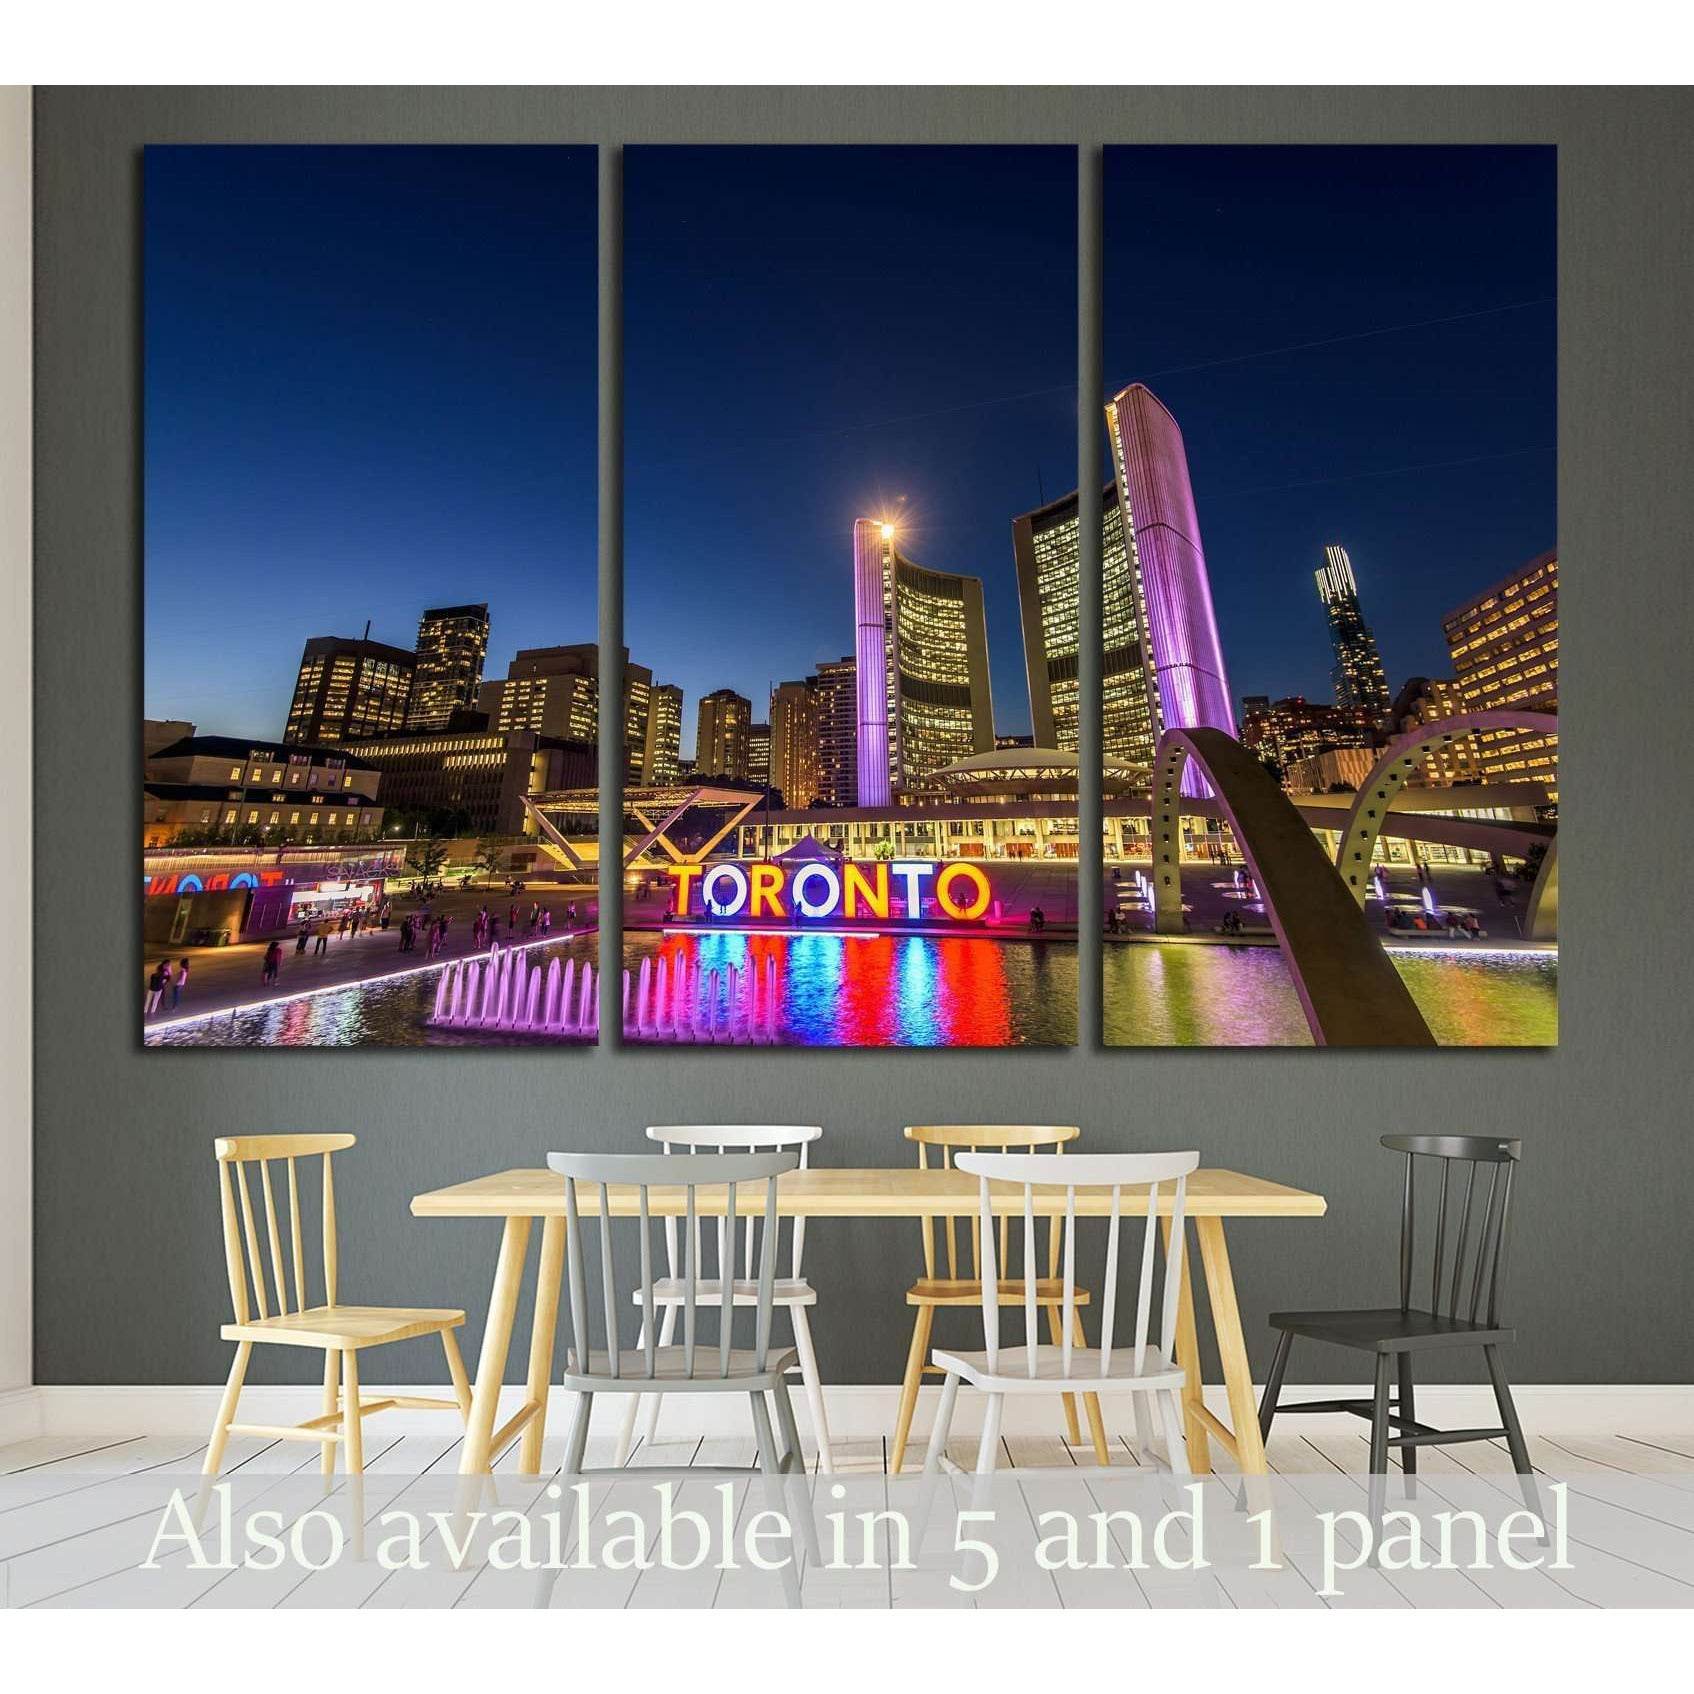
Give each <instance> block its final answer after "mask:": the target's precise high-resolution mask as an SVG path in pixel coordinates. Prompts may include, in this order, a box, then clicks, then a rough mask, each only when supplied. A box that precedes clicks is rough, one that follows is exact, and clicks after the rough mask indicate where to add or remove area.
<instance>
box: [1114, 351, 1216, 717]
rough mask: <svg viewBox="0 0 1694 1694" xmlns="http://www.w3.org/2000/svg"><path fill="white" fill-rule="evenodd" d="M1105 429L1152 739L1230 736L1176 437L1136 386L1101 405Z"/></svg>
mask: <svg viewBox="0 0 1694 1694" xmlns="http://www.w3.org/2000/svg"><path fill="white" fill-rule="evenodd" d="M1106 432H1107V435H1108V436H1109V437H1110V440H1111V449H1112V474H1113V476H1114V478H1115V480H1116V482H1117V488H1118V507H1119V512H1120V515H1121V517H1122V519H1123V521H1124V531H1125V539H1126V543H1127V552H1128V575H1129V579H1130V582H1131V583H1132V584H1133V585H1134V587H1135V589H1136V592H1137V595H1138V598H1139V602H1140V605H1139V609H1140V613H1141V619H1140V622H1141V628H1142V630H1143V632H1144V634H1145V643H1144V645H1145V651H1146V654H1147V660H1148V667H1149V670H1150V672H1151V675H1152V681H1153V697H1154V698H1153V710H1154V712H1155V714H1156V715H1155V721H1154V725H1153V728H1154V733H1155V736H1156V735H1157V734H1158V733H1159V732H1161V731H1163V730H1166V729H1193V728H1196V727H1199V726H1202V725H1209V726H1210V727H1212V728H1213V729H1221V730H1223V731H1224V733H1225V734H1227V735H1233V734H1234V733H1235V712H1234V708H1233V706H1232V704H1231V701H1232V696H1231V694H1230V692H1229V679H1228V677H1227V675H1226V674H1225V671H1224V663H1223V648H1222V646H1221V644H1220V643H1219V641H1218V626H1217V619H1216V618H1215V617H1214V616H1213V613H1212V587H1211V582H1210V580H1209V579H1208V577H1207V575H1206V555H1205V553H1204V551H1203V550H1202V548H1201V546H1200V519H1199V516H1198V514H1197V513H1196V512H1195V509H1194V490H1193V488H1192V486H1191V485H1190V483H1189V480H1188V453H1187V450H1186V449H1185V448H1184V447H1183V444H1182V431H1181V430H1179V429H1178V428H1177V426H1176V419H1175V418H1173V417H1172V416H1171V415H1170V413H1169V412H1167V411H1166V410H1165V408H1164V406H1163V405H1162V404H1161V403H1160V401H1159V400H1158V399H1157V398H1156V397H1155V396H1154V394H1153V393H1152V391H1151V390H1150V389H1148V388H1146V387H1144V386H1143V385H1142V384H1141V383H1139V382H1137V383H1132V384H1131V385H1130V386H1129V387H1128V388H1126V389H1124V390H1123V392H1122V393H1120V394H1118V395H1117V396H1116V397H1115V398H1113V399H1112V400H1111V401H1110V403H1109V404H1108V405H1107V407H1106Z"/></svg>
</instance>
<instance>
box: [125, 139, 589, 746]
mask: <svg viewBox="0 0 1694 1694" xmlns="http://www.w3.org/2000/svg"><path fill="white" fill-rule="evenodd" d="M145 169H146V196H145V241H146V276H145V295H146V455H147V465H146V498H147V511H146V546H147V559H146V602H147V637H146V640H147V653H146V660H147V675H146V685H145V709H146V711H147V713H148V715H149V716H152V717H173V718H174V717H182V718H188V719H190V720H191V721H193V722H195V723H197V724H198V725H199V726H200V729H201V731H202V733H205V734H229V735H238V736H244V735H251V736H255V737H258V736H265V737H273V738H274V737H279V736H280V735H281V734H282V729H283V723H284V720H285V719H286V717H287V713H288V701H289V697H290V695H291V694H292V692H293V687H294V675H295V671H296V669H297V668H298V666H299V662H300V649H301V646H302V644H303V643H304V641H305V640H306V638H307V637H308V636H312V635H358V634H359V633H360V632H361V631H362V630H363V628H364V624H365V620H366V618H369V619H370V620H371V626H372V627H371V634H372V635H373V636H374V637H375V638H376V639H377V640H380V641H388V642H392V643H393V644H395V645H396V646H399V647H405V648H410V647H411V646H412V644H413V642H414V641H415V640H416V638H417V627H418V614H419V613H420V612H421V611H422V610H423V608H424V607H426V606H430V605H441V604H458V603H460V602H463V601H476V600H487V601H488V602H489V603H490V615H491V617H492V620H493V623H492V629H491V634H490V646H489V653H488V659H489V663H488V667H487V670H486V673H485V674H487V675H490V676H503V675H504V674H505V670H506V660H507V659H508V658H509V657H510V655H511V653H512V650H513V649H514V648H515V647H520V646H540V645H546V644H549V643H553V642H567V641H592V640H593V639H594V638H595V633H596V587H595V584H596V563H595V522H596V519H595V469H594V466H595V435H594V432H595V366H596V354H595V346H596V327H595V320H596V275H595V233H596V214H595V195H596V184H595V164H594V154H593V151H592V150H591V149H588V148H575V149H566V148H557V147H445V148H433V147H388V148H381V147H372V148H364V147H164V148H159V147H150V148H148V149H147V153H146V166H145Z"/></svg>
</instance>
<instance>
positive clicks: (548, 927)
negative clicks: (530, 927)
mask: <svg viewBox="0 0 1694 1694" xmlns="http://www.w3.org/2000/svg"><path fill="white" fill-rule="evenodd" d="M541 933H542V934H543V935H551V934H552V933H553V908H552V907H551V906H543V907H542V908H541Z"/></svg>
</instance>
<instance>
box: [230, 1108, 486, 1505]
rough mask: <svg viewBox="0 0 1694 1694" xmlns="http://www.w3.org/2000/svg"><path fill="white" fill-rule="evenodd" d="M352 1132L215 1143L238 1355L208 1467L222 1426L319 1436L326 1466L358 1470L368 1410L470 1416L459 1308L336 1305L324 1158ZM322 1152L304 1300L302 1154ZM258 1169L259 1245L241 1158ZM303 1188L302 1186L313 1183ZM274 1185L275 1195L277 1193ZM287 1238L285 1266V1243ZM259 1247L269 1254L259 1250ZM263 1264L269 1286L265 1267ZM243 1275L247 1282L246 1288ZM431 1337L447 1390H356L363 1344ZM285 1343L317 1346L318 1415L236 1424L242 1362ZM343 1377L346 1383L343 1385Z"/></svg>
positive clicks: (330, 1184)
mask: <svg viewBox="0 0 1694 1694" xmlns="http://www.w3.org/2000/svg"><path fill="white" fill-rule="evenodd" d="M355 1140H356V1137H354V1136H351V1135H237V1136H230V1137H226V1138H223V1139H220V1140H217V1141H215V1142H213V1144H212V1146H213V1151H214V1153H215V1154H216V1157H217V1164H218V1190H219V1195H220V1198H221V1201H222V1204H223V1234H224V1262H225V1265H226V1267H227V1269H228V1271H229V1298H230V1304H231V1306H232V1308H233V1310H234V1317H235V1321H234V1322H233V1323H226V1324H225V1325H224V1326H223V1329H222V1331H221V1334H222V1336H223V1339H224V1340H225V1341H233V1342H234V1343H235V1344H236V1345H235V1363H234V1364H233V1365H232V1366H231V1367H230V1372H229V1381H228V1383H227V1384H226V1385H225V1387H224V1392H223V1399H222V1400H221V1401H220V1402H219V1405H218V1415H217V1421H216V1422H215V1423H214V1424H213V1425H212V1439H211V1442H210V1443H209V1444H208V1446H207V1448H206V1462H205V1465H204V1467H203V1469H204V1471H205V1474H206V1475H207V1476H216V1475H217V1474H218V1470H219V1467H220V1466H221V1465H222V1464H223V1456H224V1448H225V1447H226V1446H227V1444H228V1442H229V1438H230V1436H231V1435H256V1436H262V1437H263V1438H265V1439H266V1440H272V1441H275V1440H282V1441H316V1442H319V1443H321V1444H322V1447H323V1472H324V1475H325V1476H329V1475H331V1474H332V1473H333V1472H334V1470H335V1449H336V1447H337V1446H338V1445H339V1446H340V1447H341V1448H342V1449H343V1450H344V1452H345V1455H346V1468H347V1470H348V1471H349V1472H350V1473H353V1474H357V1473H358V1472H360V1471H362V1470H363V1469H364V1468H365V1459H364V1451H365V1449H364V1434H363V1426H364V1420H365V1419H366V1418H367V1417H369V1416H370V1415H371V1413H373V1412H381V1411H388V1410H390V1409H392V1408H394V1407H397V1406H404V1407H429V1408H434V1409H439V1410H442V1411H456V1412H458V1413H459V1415H460V1417H461V1418H462V1419H467V1420H468V1419H469V1417H470V1410H471V1387H470V1380H469V1378H468V1377H467V1376H466V1375H465V1365H464V1360H463V1359H462V1358H461V1357H460V1355H459V1343H458V1338H457V1337H456V1336H455V1335H454V1334H453V1331H454V1330H455V1329H457V1328H458V1327H459V1325H460V1324H462V1323H463V1322H464V1321H465V1314H464V1313H463V1312H461V1311H449V1310H445V1309H439V1310H438V1309H435V1308H432V1307H421V1306H344V1305H342V1304H341V1300H340V1288H339V1265H340V1248H339V1243H338V1240H337V1234H336V1224H335V1175H334V1171H333V1168H332V1166H331V1163H330V1159H331V1155H332V1154H335V1153H341V1152H345V1151H346V1149H347V1148H349V1147H351V1146H352V1145H353V1144H354V1142H355ZM319 1156H321V1158H322V1160H323V1173H322V1179H321V1186H320V1193H321V1196H322V1198H321V1201H320V1208H321V1210H320V1215H319V1219H318V1234H319V1237H320V1241H321V1248H322V1256H321V1260H320V1263H321V1265H322V1274H323V1284H322V1286H323V1300H322V1303H321V1304H316V1305H309V1304H308V1303H307V1302H308V1300H309V1298H310V1295H311V1282H312V1267H311V1265H310V1263H309V1261H308V1259H307V1256H306V1252H305V1242H306V1237H307V1233H308V1232H307V1229H306V1225H305V1219H304V1214H303V1212H302V1208H301V1193H302V1186H303V1185H302V1183H301V1173H300V1170H299V1164H300V1161H301V1160H302V1159H309V1158H313V1157H319ZM273 1163H275V1164H280V1165H282V1166H284V1167H286V1168H285V1169H284V1170H283V1171H281V1172H280V1173H279V1176H278V1180H277V1181H276V1182H273V1181H272V1180H271V1166H272V1164H273ZM254 1166H256V1167H257V1175H256V1177H255V1183H256V1186H257V1187H258V1190H259V1193H260V1196H261V1197H262V1199H263V1200H264V1207H265V1218H264V1236H263V1243H261V1237H260V1234H259V1226H258V1222H257V1219H256V1217H255V1213H254V1200H253V1185H250V1184H249V1182H248V1171H249V1168H250V1167H254ZM304 1186H305V1192H307V1193H308V1194H309V1193H310V1186H311V1185H310V1184H309V1183H308V1184H306V1185H304ZM279 1189H280V1190H282V1191H283V1196H284V1198H283V1201H282V1202H279V1200H278V1191H279ZM285 1239H286V1240H287V1242H288V1249H289V1250H288V1257H287V1270H288V1271H289V1272H291V1273H292V1274H291V1275H288V1274H285V1269H284V1256H283V1241H284V1240H285ZM267 1248H268V1252H267V1250H266V1249H267ZM267 1262H268V1267H269V1270H270V1279H269V1283H268V1285H267V1282H266V1276H265V1272H266V1268H267ZM249 1282H251V1287H249ZM430 1334H438V1335H439V1336H440V1337H441V1346H442V1350H443V1351H444V1352H445V1353H446V1355H447V1372H448V1375H449V1376H450V1377H451V1378H452V1381H453V1396H454V1397H453V1398H452V1399H451V1400H437V1399H432V1398H426V1397H424V1396H421V1395H400V1394H382V1393H381V1392H380V1391H378V1394H377V1397H376V1398H374V1399H370V1400H364V1399H361V1398H360V1393H359V1364H358V1359H359V1354H360V1353H361V1352H362V1351H363V1350H364V1349H365V1348H366V1347H381V1346H384V1345H385V1344H386V1343H388V1342H390V1341H407V1340H410V1339H411V1338H412V1337H413V1336H417V1335H430ZM265 1342H268V1343H276V1344H279V1345H281V1346H285V1347H316V1348H318V1349H319V1350H320V1351H321V1352H322V1353H323V1355H324V1397H323V1415H322V1416H321V1417H316V1418H312V1419H309V1420H308V1421H307V1422H305V1423H302V1424H253V1423H236V1422H235V1412H236V1407H237V1405H238V1404H239V1402H240V1399H241V1386H242V1383H243V1381H244V1380H245V1378H246V1375H247V1362H248V1360H249V1359H250V1358H251V1357H252V1354H253V1348H254V1346H255V1345H256V1344H259V1343H265ZM342 1378H345V1386H342Z"/></svg>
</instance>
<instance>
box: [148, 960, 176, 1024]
mask: <svg viewBox="0 0 1694 1694" xmlns="http://www.w3.org/2000/svg"><path fill="white" fill-rule="evenodd" d="M169 970H170V961H169V960H168V959H161V960H160V961H159V962H158V963H157V964H156V965H155V966H154V967H153V974H152V975H151V976H150V977H148V979H147V1002H146V1009H145V1011H144V1012H143V1014H142V1015H143V1016H144V1017H149V1018H150V1017H152V1015H153V1014H154V1013H155V1012H156V1011H158V1009H159V1002H160V1001H161V1000H162V999H163V998H164V995H165V982H166V980H167V973H168V972H169Z"/></svg>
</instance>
